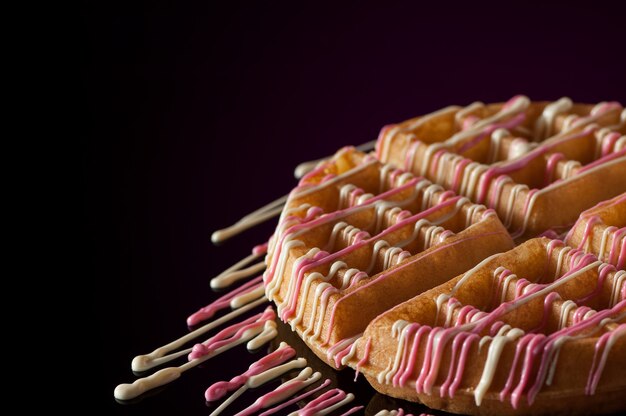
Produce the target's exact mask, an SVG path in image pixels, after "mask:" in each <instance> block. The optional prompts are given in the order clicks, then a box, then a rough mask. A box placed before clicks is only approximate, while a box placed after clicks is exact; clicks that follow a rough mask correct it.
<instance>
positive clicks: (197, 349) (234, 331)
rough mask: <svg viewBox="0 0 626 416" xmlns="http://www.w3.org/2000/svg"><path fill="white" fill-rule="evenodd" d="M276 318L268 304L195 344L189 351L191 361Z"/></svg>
mask: <svg viewBox="0 0 626 416" xmlns="http://www.w3.org/2000/svg"><path fill="white" fill-rule="evenodd" d="M275 318H276V313H274V309H273V308H272V307H271V306H268V307H267V309H265V311H263V312H261V313H259V314H256V315H254V316H252V317H250V318H248V319H246V320H244V321H242V322H239V323H236V324H233V325H230V326H228V327H226V328H224V329H223V330H221V331H220V332H218V333H217V334H216V335H215V336H213V337H211V338H209V339H208V340H206V341H204V342H202V343H200V344H196V345H194V346H193V349H192V351H191V352H190V353H189V361H191V360H195V359H198V358H200V357H204V356H205V355H207V354H210V353H211V352H213V351H215V350H216V349H218V348H220V347H223V346H224V345H226V344H229V343H231V342H233V341H235V340H237V339H240V338H242V337H243V335H244V332H246V331H248V330H250V329H253V328H258V327H261V326H263V325H265V322H266V321H270V320H274V319H275Z"/></svg>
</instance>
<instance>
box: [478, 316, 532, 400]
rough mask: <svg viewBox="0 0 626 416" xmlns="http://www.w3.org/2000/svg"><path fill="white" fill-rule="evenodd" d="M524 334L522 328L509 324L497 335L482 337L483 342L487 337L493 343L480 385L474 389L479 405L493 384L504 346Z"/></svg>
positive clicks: (490, 346)
mask: <svg viewBox="0 0 626 416" xmlns="http://www.w3.org/2000/svg"><path fill="white" fill-rule="evenodd" d="M522 335H524V331H522V330H521V329H519V328H511V326H509V325H504V326H503V327H502V328H500V330H499V331H498V334H497V335H496V336H495V337H493V338H491V337H483V339H481V341H480V342H481V344H482V342H483V340H485V339H489V340H491V344H490V345H489V352H488V353H487V361H485V367H484V369H483V374H482V376H481V377H480V381H479V382H478V385H477V386H476V388H475V389H474V400H475V402H476V405H477V406H480V404H481V403H482V401H483V398H484V397H485V393H487V390H489V386H491V382H492V381H493V376H494V374H495V372H496V367H497V366H498V361H500V355H501V354H502V349H503V348H504V345H505V344H506V343H508V342H511V341H514V340H516V339H517V338H519V337H521V336H522Z"/></svg>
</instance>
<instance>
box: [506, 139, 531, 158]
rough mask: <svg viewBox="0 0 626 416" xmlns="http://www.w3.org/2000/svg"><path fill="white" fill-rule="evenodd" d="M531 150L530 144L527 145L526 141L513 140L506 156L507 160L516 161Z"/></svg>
mask: <svg viewBox="0 0 626 416" xmlns="http://www.w3.org/2000/svg"><path fill="white" fill-rule="evenodd" d="M532 148H533V145H532V143H529V142H528V141H527V140H524V139H522V138H517V139H514V140H513V141H512V142H511V146H510V147H509V153H508V154H507V159H509V160H511V159H516V158H518V157H520V156H522V155H525V154H526V153H528V152H530V151H531V150H532Z"/></svg>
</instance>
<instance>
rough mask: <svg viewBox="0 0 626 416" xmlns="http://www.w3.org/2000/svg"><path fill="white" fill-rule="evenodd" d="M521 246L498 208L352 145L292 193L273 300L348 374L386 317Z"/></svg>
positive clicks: (268, 277) (272, 266)
mask: <svg viewBox="0 0 626 416" xmlns="http://www.w3.org/2000/svg"><path fill="white" fill-rule="evenodd" d="M512 246H513V242H512V240H511V238H510V236H509V235H508V233H507V232H506V230H505V229H504V227H503V226H502V224H501V223H500V221H499V220H498V218H497V216H496V214H495V212H493V211H492V210H488V209H486V208H485V207H484V206H480V205H475V204H472V203H471V202H469V200H467V198H464V197H458V196H456V195H454V193H452V192H449V191H444V190H443V189H442V188H441V187H440V186H438V185H433V184H431V183H430V182H429V181H427V180H424V179H421V178H416V177H414V176H413V175H411V174H409V173H405V172H402V171H400V170H397V169H393V168H391V167H390V166H388V165H382V164H381V163H380V162H378V161H377V160H375V159H374V158H372V157H371V156H366V155H364V154H362V153H359V152H356V151H355V150H354V149H351V148H346V149H343V150H341V151H340V152H338V154H337V155H336V156H335V158H333V159H332V160H331V161H330V162H328V163H326V164H324V165H322V166H321V167H319V168H318V169H316V170H315V171H313V172H311V173H310V174H308V175H307V176H305V177H304V178H303V179H302V181H301V183H300V186H298V187H297V188H296V189H295V190H294V191H293V192H292V193H291V194H290V196H289V199H288V202H287V205H286V207H285V210H284V211H283V215H282V216H281V219H280V221H279V225H278V228H277V231H276V233H275V235H274V236H273V238H272V240H271V241H270V244H269V249H268V256H267V259H266V263H267V264H268V268H267V271H266V273H265V276H264V280H265V283H266V293H267V296H268V297H269V298H270V299H272V300H274V301H275V302H276V304H277V306H278V313H279V316H280V317H281V318H282V319H283V320H284V321H287V322H289V323H290V324H291V326H292V328H293V329H295V330H296V331H297V332H298V333H299V334H300V335H301V337H302V338H303V339H304V340H305V342H306V343H307V344H308V345H309V346H310V347H311V348H312V349H313V351H315V353H316V354H317V355H319V356H320V358H322V359H323V360H324V361H326V362H327V363H329V364H331V365H333V366H335V367H339V366H341V365H342V361H343V362H344V363H345V362H346V361H347V360H348V359H349V358H350V356H351V353H354V348H353V343H354V340H355V339H356V338H357V337H358V336H359V335H360V334H361V333H362V332H363V330H364V329H365V327H366V325H367V324H368V323H369V322H370V321H371V320H372V319H374V318H375V317H376V316H378V315H379V314H380V313H382V312H384V311H385V310H387V309H389V308H391V307H393V306H395V305H397V304H399V303H401V302H403V301H405V300H407V299H410V298H411V297H413V296H415V295H418V294H420V293H422V292H423V291H425V290H427V289H430V288H432V287H434V286H437V285H438V284H440V283H443V282H445V281H447V280H448V279H450V278H452V277H454V276H455V275H457V274H459V273H461V272H463V271H465V270H467V269H468V268H470V267H472V266H474V265H475V264H477V263H478V262H479V261H480V260H482V259H483V258H485V257H487V256H489V255H491V254H494V253H497V252H501V251H505V250H508V249H510V248H511V247H512Z"/></svg>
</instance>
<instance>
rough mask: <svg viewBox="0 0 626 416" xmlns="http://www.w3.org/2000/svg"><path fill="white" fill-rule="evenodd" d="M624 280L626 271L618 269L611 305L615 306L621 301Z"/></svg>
mask: <svg viewBox="0 0 626 416" xmlns="http://www.w3.org/2000/svg"><path fill="white" fill-rule="evenodd" d="M624 280H626V271H624V270H618V271H617V272H616V273H615V275H614V276H613V286H612V287H611V301H610V303H609V307H611V308H612V307H613V306H615V305H616V304H617V302H619V301H620V293H621V292H622V287H623V286H624Z"/></svg>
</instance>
